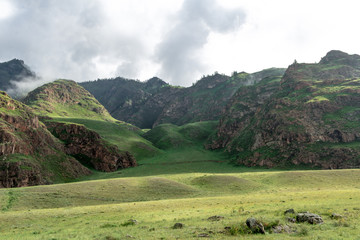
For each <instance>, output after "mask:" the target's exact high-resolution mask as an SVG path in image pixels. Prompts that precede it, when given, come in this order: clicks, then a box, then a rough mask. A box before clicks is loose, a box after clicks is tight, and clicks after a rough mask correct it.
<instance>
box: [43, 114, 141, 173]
mask: <svg viewBox="0 0 360 240" xmlns="http://www.w3.org/2000/svg"><path fill="white" fill-rule="evenodd" d="M46 125H47V127H48V129H49V130H50V132H51V133H52V134H53V135H54V136H55V137H57V138H58V139H60V140H61V141H63V142H64V144H65V152H66V154H69V155H72V156H74V157H75V158H77V159H78V160H79V161H80V162H82V163H83V164H85V165H90V166H92V167H93V168H95V169H96V170H99V171H104V172H113V171H116V170H117V169H119V168H128V167H134V166H136V165H137V163H136V160H135V158H134V157H133V156H132V155H131V153H129V152H127V151H120V150H119V149H118V148H117V147H116V146H114V145H111V144H109V143H107V142H105V141H104V140H103V139H102V138H101V137H100V135H99V134H98V133H96V132H94V131H92V130H89V129H87V128H86V127H84V126H82V125H78V124H67V123H59V122H50V121H49V122H46Z"/></svg>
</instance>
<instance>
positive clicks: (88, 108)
mask: <svg viewBox="0 0 360 240" xmlns="http://www.w3.org/2000/svg"><path fill="white" fill-rule="evenodd" d="M48 93H50V94H48ZM64 99H67V100H66V101H65V100H64ZM64 101H65V102H64ZM25 102H26V103H27V104H28V105H29V106H30V107H32V108H33V109H34V111H35V112H36V113H37V114H38V115H40V116H45V117H50V118H52V120H51V121H59V122H66V123H75V124H82V125H84V126H85V127H87V128H89V129H91V130H93V131H96V132H98V133H99V134H100V135H101V137H102V138H103V139H104V140H106V141H108V142H110V143H112V144H115V145H117V146H118V147H119V149H120V150H125V151H129V152H130V153H132V154H133V155H134V156H135V158H136V159H141V158H144V157H152V156H154V155H156V154H157V153H158V152H159V150H158V149H157V148H156V147H154V146H153V145H152V143H150V142H149V141H147V140H145V139H144V138H142V137H141V136H140V135H141V134H142V132H141V130H140V129H138V128H137V127H135V126H132V125H130V124H127V123H124V122H121V121H118V120H116V119H114V118H113V117H111V116H110V114H109V113H108V112H107V110H105V108H104V107H103V106H102V105H101V104H100V103H99V102H98V101H97V100H96V99H95V98H94V97H93V96H92V95H91V94H90V93H89V92H87V91H86V90H85V89H84V88H83V87H81V86H80V85H78V84H77V83H75V82H73V81H69V80H57V81H54V82H52V83H48V84H46V85H44V86H42V87H40V88H38V89H35V90H34V91H33V92H31V93H30V94H29V96H28V97H27V98H26V99H25Z"/></svg>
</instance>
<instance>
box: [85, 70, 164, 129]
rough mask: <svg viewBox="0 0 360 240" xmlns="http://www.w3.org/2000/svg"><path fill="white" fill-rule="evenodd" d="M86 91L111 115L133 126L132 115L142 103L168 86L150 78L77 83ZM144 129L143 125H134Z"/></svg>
mask: <svg viewBox="0 0 360 240" xmlns="http://www.w3.org/2000/svg"><path fill="white" fill-rule="evenodd" d="M79 84H80V85H81V86H82V87H84V88H85V89H86V90H87V91H89V92H90V93H91V94H93V95H94V96H95V97H96V99H97V100H99V102H100V103H101V104H103V105H104V106H105V107H106V109H107V110H108V111H109V112H110V113H111V115H112V116H113V117H114V118H116V119H118V120H121V121H125V122H129V123H132V124H134V123H135V122H136V120H133V121H132V120H131V119H132V118H134V117H133V115H136V113H137V112H138V111H140V109H141V108H142V106H143V105H144V102H145V101H146V100H147V99H148V98H149V97H150V96H151V95H152V94H155V93H156V92H158V91H159V90H161V88H162V87H164V86H166V85H168V84H167V83H165V82H164V81H162V80H161V79H159V78H155V77H154V78H152V79H149V80H148V81H146V82H140V81H135V80H129V79H124V78H120V77H119V78H115V79H109V80H97V81H93V82H84V83H79ZM135 125H137V126H139V127H142V128H145V127H147V126H145V127H144V126H143V125H146V123H145V124H142V123H140V124H135Z"/></svg>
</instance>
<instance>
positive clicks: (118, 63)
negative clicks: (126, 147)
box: [0, 0, 360, 86]
mask: <svg viewBox="0 0 360 240" xmlns="http://www.w3.org/2000/svg"><path fill="white" fill-rule="evenodd" d="M359 2H360V1H358V0H339V1H338V0H327V1H325V0H317V1H314V0H302V1H288V0H271V1H269V0H151V1H149V0H0V61H1V62H3V61H8V60H10V59H13V58H18V59H23V60H24V61H25V63H26V64H27V65H29V66H30V67H31V69H32V70H34V71H35V72H36V73H38V74H39V75H41V76H44V78H45V79H53V78H67V79H74V80H76V81H86V80H94V79H97V78H110V77H116V76H122V77H127V78H134V79H140V80H147V79H149V78H151V77H153V76H158V77H160V78H162V79H164V80H165V81H167V82H170V83H172V84H175V85H182V86H189V85H191V83H193V82H195V81H196V80H198V79H199V78H200V77H201V76H202V75H207V74H212V73H214V72H215V71H218V72H219V73H225V74H231V72H233V71H246V72H255V71H259V70H262V69H264V68H269V67H287V66H288V65H289V64H291V63H292V62H293V61H294V59H296V60H297V61H298V62H317V61H319V60H320V58H321V57H322V56H324V55H325V54H326V52H328V51H329V50H332V49H337V50H342V51H345V52H348V53H351V54H353V53H357V54H360V31H359V29H358V26H359V23H360V14H359V13H358V11H359V9H360V3H359Z"/></svg>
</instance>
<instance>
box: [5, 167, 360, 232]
mask: <svg viewBox="0 0 360 240" xmlns="http://www.w3.org/2000/svg"><path fill="white" fill-rule="evenodd" d="M359 180H360V171H359V170H335V171H334V170H332V171H331V170H329V171H292V172H278V171H273V172H252V173H251V172H244V173H234V174H204V173H192V174H168V175H160V176H156V177H138V178H120V179H111V180H97V181H88V182H79V183H70V184H59V185H50V186H37V187H28V188H18V189H2V190H0V202H1V209H2V213H1V215H0V232H1V235H0V239H123V238H124V237H126V235H131V236H133V237H135V238H136V239H159V238H162V237H163V238H165V239H175V238H177V237H179V238H180V239H189V238H196V236H197V234H200V233H208V232H209V231H212V232H214V233H213V234H210V235H211V236H212V238H213V239H224V238H233V239H238V238H239V237H240V236H231V235H226V234H223V233H219V231H223V229H224V227H225V226H237V225H239V223H242V222H244V221H245V220H246V218H248V217H250V216H254V217H257V218H261V219H263V220H264V221H265V222H271V221H275V220H279V221H280V223H284V224H285V223H286V221H285V216H284V215H283V211H284V210H286V209H288V208H295V210H297V211H305V210H308V211H311V212H315V213H318V214H320V215H322V216H323V218H324V221H325V223H324V224H323V225H317V226H312V225H309V224H295V227H296V228H297V229H298V233H297V234H291V235H287V234H282V235H280V236H279V235H276V234H271V235H267V236H265V237H266V239H279V237H280V238H281V239H287V238H289V239H294V236H297V238H295V239H352V238H353V237H354V236H357V235H358V233H359V230H358V227H357V223H358V222H359V221H360V218H359V214H358V213H359V208H358V206H359V204H360V200H359V199H360V193H359V191H358V188H359V187H360V183H359ZM333 212H336V213H339V214H342V215H343V216H345V218H344V219H343V220H332V219H331V218H330V214H331V213H333ZM213 215H221V216H224V217H225V218H224V219H223V220H221V221H219V222H210V221H208V220H207V218H208V217H210V216H213ZM130 218H131V219H136V220H137V221H138V222H139V224H137V225H134V226H127V227H126V226H122V225H121V224H123V223H125V222H126V221H127V220H128V219H130ZM176 222H182V223H184V224H185V228H184V229H178V230H173V229H171V226H172V225H173V224H174V223H176ZM152 228H154V229H152ZM306 232H308V233H306ZM300 233H302V234H304V236H301V235H300ZM111 237H112V238H111ZM242 237H245V238H247V239H264V236H259V235H258V236H254V235H244V236H242Z"/></svg>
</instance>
